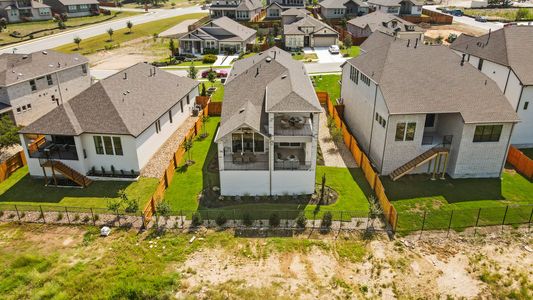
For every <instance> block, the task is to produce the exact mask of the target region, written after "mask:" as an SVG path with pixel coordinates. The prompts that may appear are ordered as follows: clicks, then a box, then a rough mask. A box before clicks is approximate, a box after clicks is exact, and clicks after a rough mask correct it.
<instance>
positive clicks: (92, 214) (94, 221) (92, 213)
mask: <svg viewBox="0 0 533 300" xmlns="http://www.w3.org/2000/svg"><path fill="white" fill-rule="evenodd" d="M91 216H92V218H93V226H96V220H95V219H94V211H93V208H92V207H91Z"/></svg>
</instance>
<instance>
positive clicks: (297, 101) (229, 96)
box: [218, 47, 321, 139]
mask: <svg viewBox="0 0 533 300" xmlns="http://www.w3.org/2000/svg"><path fill="white" fill-rule="evenodd" d="M320 111H321V107H320V103H319V102H318V98H317V96H316V94H315V91H314V88H313V84H312V83H311V79H310V78H309V76H307V73H306V71H305V68H304V65H303V63H302V62H299V61H296V60H294V59H292V56H291V55H290V54H289V53H287V52H285V51H283V50H281V49H279V48H277V47H272V48H270V49H268V50H266V51H264V52H261V53H259V54H256V55H254V56H252V57H249V58H245V59H242V60H239V61H237V62H235V64H234V65H233V68H232V70H231V72H230V75H229V77H228V79H227V81H226V84H225V88H224V105H222V116H221V121H220V130H219V133H218V139H220V138H222V137H223V136H225V135H227V134H229V133H231V132H233V131H234V130H235V129H238V128H239V127H241V126H243V125H245V126H248V127H250V128H252V129H254V130H256V131H257V132H261V133H263V134H267V132H266V130H265V128H264V126H263V125H265V124H266V123H267V113H268V112H320Z"/></svg>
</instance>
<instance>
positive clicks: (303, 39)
mask: <svg viewBox="0 0 533 300" xmlns="http://www.w3.org/2000/svg"><path fill="white" fill-rule="evenodd" d="M287 17H291V19H292V22H290V23H288V22H289V21H288V19H286V18H287ZM283 22H284V24H283V40H284V42H285V47H286V48H287V49H301V48H304V47H328V46H331V45H336V44H337V42H338V39H339V33H338V32H337V31H336V30H335V29H333V28H332V27H331V26H329V25H328V24H326V23H324V22H322V21H320V20H317V19H315V18H313V17H312V16H310V15H308V14H305V13H301V14H300V15H299V16H295V17H294V18H292V16H288V15H287V16H285V15H284V16H283ZM285 22H287V23H285Z"/></svg>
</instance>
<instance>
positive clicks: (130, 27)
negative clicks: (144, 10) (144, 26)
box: [126, 21, 133, 33]
mask: <svg viewBox="0 0 533 300" xmlns="http://www.w3.org/2000/svg"><path fill="white" fill-rule="evenodd" d="M126 26H127V27H128V29H129V30H130V32H129V33H131V29H132V28H133V22H132V21H128V22H126Z"/></svg>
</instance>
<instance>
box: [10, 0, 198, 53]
mask: <svg viewBox="0 0 533 300" xmlns="http://www.w3.org/2000/svg"><path fill="white" fill-rule="evenodd" d="M116 10H120V9H116ZM201 11H202V9H201V7H200V6H192V7H186V8H180V9H154V10H150V11H149V12H148V13H145V14H142V15H137V16H132V17H130V18H123V19H120V20H116V21H110V22H105V23H101V24H96V25H92V26H88V27H84V28H80V29H75V30H70V31H67V32H64V33H59V34H54V35H51V36H47V37H42V38H37V39H34V40H31V41H27V42H22V43H18V44H15V45H10V46H8V47H4V48H0V53H12V52H13V50H14V49H15V52H16V53H30V52H36V51H41V50H46V49H51V48H55V47H58V46H61V45H64V44H68V43H72V40H73V39H74V37H77V36H78V37H80V38H82V39H87V38H90V37H93V36H96V35H99V34H103V33H106V31H107V29H109V28H113V29H114V30H118V29H122V28H125V27H126V22H127V21H128V20H130V21H131V22H133V25H134V26H135V24H142V23H146V22H151V21H157V20H160V19H165V18H171V17H175V16H180V15H185V14H190V13H198V12H201Z"/></svg>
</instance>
